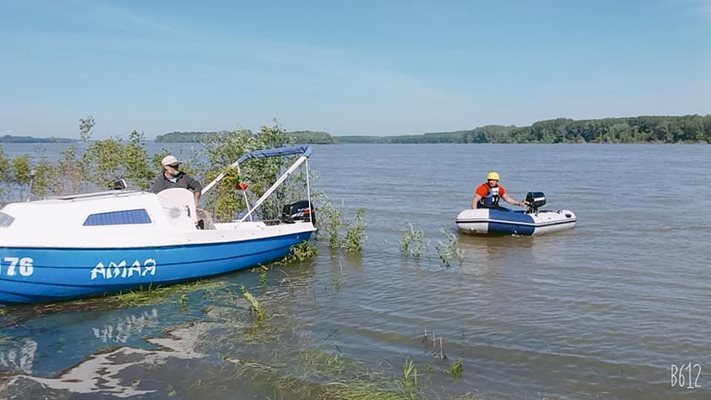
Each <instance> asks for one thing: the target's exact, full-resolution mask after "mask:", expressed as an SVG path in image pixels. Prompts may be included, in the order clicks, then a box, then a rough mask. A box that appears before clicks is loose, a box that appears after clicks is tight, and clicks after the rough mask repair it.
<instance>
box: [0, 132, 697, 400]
mask: <svg viewBox="0 0 711 400" xmlns="http://www.w3.org/2000/svg"><path fill="white" fill-rule="evenodd" d="M23 146H24V147H23ZM62 146H64V145H52V146H47V145H44V148H45V153H44V156H45V157H47V158H50V159H56V158H57V155H58V154H59V151H61V148H62ZM171 146H173V147H171ZM35 147H36V145H32V147H30V146H28V145H19V144H18V145H4V146H3V148H4V150H5V153H6V154H7V155H9V156H14V155H17V154H22V153H23V152H33V154H37V153H36V152H35ZM161 147H166V148H168V149H169V150H171V151H173V152H175V153H177V154H189V153H190V151H191V150H190V148H189V147H188V146H186V145H180V146H178V145H171V144H165V145H158V144H153V143H150V144H149V150H150V151H157V150H158V149H160V148H161ZM710 160H711V147H709V146H708V145H634V144H629V145H608V144H595V145H593V144H589V145H586V144H574V145H573V144H559V145H524V144H521V145H448V144H442V145H420V144H417V145H330V146H315V150H314V153H313V156H312V158H311V161H310V166H311V167H312V168H313V169H314V170H315V172H316V173H317V175H318V180H317V181H316V183H315V185H316V187H317V188H318V189H320V190H322V191H324V192H325V193H326V194H327V195H328V196H329V198H330V199H331V200H332V201H333V203H334V204H336V205H338V206H339V207H341V208H343V210H344V212H345V213H346V215H348V216H350V217H352V216H353V215H354V213H355V210H356V209H357V208H361V207H362V208H364V209H365V223H366V230H365V234H366V236H367V240H366V242H365V244H364V249H363V251H362V252H361V253H360V254H347V253H344V252H333V251H330V250H329V248H328V243H327V240H325V239H323V238H321V239H317V240H314V244H315V245H316V246H317V248H318V250H319V253H318V255H317V256H316V257H315V258H314V259H312V260H310V261H307V262H304V263H301V264H298V265H292V266H288V267H280V268H275V269H272V270H270V271H269V272H268V273H267V280H266V284H264V285H261V284H260V278H259V274H258V272H250V271H244V272H238V273H234V274H230V275H227V276H223V277H220V278H216V279H214V280H212V281H211V283H212V284H215V283H219V284H220V286H214V285H212V284H206V286H205V287H204V288H201V287H197V288H196V289H194V290H193V291H190V292H188V294H187V295H186V297H185V298H184V301H178V300H176V299H170V300H169V301H167V302H163V303H158V304H152V305H145V306H135V307H118V306H111V305H108V304H107V303H106V302H105V301H103V300H102V299H97V300H92V301H87V302H69V303H63V304H59V305H54V306H19V307H15V306H13V307H5V308H0V389H2V390H1V391H0V398H39V397H44V396H48V397H50V398H72V399H80V398H110V397H113V396H121V397H127V396H139V397H140V398H150V399H153V398H155V399H159V398H168V397H171V398H181V399H202V398H205V396H208V397H209V398H211V399H212V398H215V399H217V398H225V399H253V398H270V399H311V398H317V397H318V396H322V398H341V396H342V397H346V396H345V394H343V392H339V393H341V394H340V395H331V396H330V397H329V396H328V393H332V392H328V390H326V389H327V388H329V384H333V383H334V382H340V383H342V384H343V385H342V386H344V387H345V386H347V385H346V384H350V385H351V386H350V387H351V388H352V387H355V386H358V385H360V386H359V387H366V386H367V385H366V383H365V382H376V383H377V384H378V385H381V386H382V387H384V388H386V389H385V390H398V388H400V389H402V388H403V387H410V386H412V387H414V389H413V390H414V392H415V393H416V394H417V395H418V396H420V397H421V398H433V399H440V398H441V399H448V398H471V397H476V398H482V399H542V398H552V399H558V398H560V399H669V398H685V399H686V398H688V399H695V398H710V397H711V339H710V338H709V336H708V335H709V332H711V312H710V311H711V269H710V267H711V265H710V262H709V260H711V247H709V242H711V241H710V240H709V239H711V211H709V206H710V205H711V201H710V200H709V199H711V174H709V166H708V165H709V161H710ZM489 170H497V171H499V173H500V174H501V179H502V180H501V184H502V185H503V186H505V187H506V188H507V190H508V191H509V193H510V194H511V195H512V196H513V197H514V198H516V199H522V198H523V197H524V196H525V194H526V192H527V191H541V192H544V193H545V194H546V197H547V200H548V204H547V205H546V206H545V207H544V209H561V208H564V209H570V210H573V211H575V213H576V214H577V217H578V224H577V226H576V227H575V229H573V230H569V231H565V232H559V233H552V234H549V235H544V236H540V237H534V238H530V237H495V238H489V237H476V236H467V235H460V234H458V233H457V232H456V229H455V226H454V218H455V216H456V215H457V213H458V212H459V211H461V210H462V209H464V208H467V207H468V206H469V204H470V201H471V196H472V192H473V190H474V188H475V186H476V185H478V184H479V183H481V182H483V181H484V177H485V175H486V172H488V171H489ZM410 225H412V227H413V228H414V229H415V230H422V232H423V233H424V241H423V243H424V245H425V247H426V250H425V252H424V254H423V255H422V256H421V257H419V258H418V259H415V258H413V257H412V256H407V255H405V254H403V253H401V251H400V244H399V242H400V240H401V239H403V235H404V233H403V232H404V231H405V230H406V229H409V226H410ZM452 235H453V236H452ZM450 237H452V238H453V239H451V240H452V242H451V243H453V244H454V245H456V246H457V247H458V248H459V249H460V250H461V252H462V254H463V258H462V260H461V262H459V261H457V260H453V261H452V262H451V263H450V265H446V264H443V263H442V261H441V260H440V257H438V253H437V250H436V248H437V247H440V249H441V248H443V247H444V246H447V245H448V244H450V242H449V241H450V239H449V238H450ZM241 285H245V286H246V287H247V288H249V290H250V291H251V292H252V293H254V294H255V295H257V298H258V299H259V301H260V302H261V303H262V304H263V306H264V308H265V310H266V311H267V313H268V315H269V317H268V319H267V322H266V323H265V324H263V325H257V324H256V323H255V322H253V320H252V319H250V316H249V312H248V305H247V303H246V302H245V301H244V300H241V298H240V296H239V287H240V286H241ZM425 332H427V339H426V338H425ZM433 336H434V337H435V338H436V340H435V342H434V343H435V344H434V345H433V342H432V337H433ZM440 339H441V341H440ZM408 361H412V365H413V366H414V367H415V368H417V371H418V379H417V383H416V384H415V383H413V381H412V379H409V380H408V378H407V377H406V376H405V375H404V372H403V367H404V366H405V365H406V364H407V363H408ZM457 362H461V365H462V374H461V376H455V375H456V374H455V375H453V374H452V373H451V370H452V366H453V365H454V364H455V363H457ZM684 366H686V367H688V368H685V369H684ZM675 371H676V372H677V373H676V374H675V373H674V372H675ZM682 373H683V374H682ZM680 376H683V377H684V381H683V384H681V381H680V380H679V378H680ZM99 377H100V379H99ZM92 378H94V379H92ZM689 378H691V379H689ZM408 385H410V386H408ZM679 386H683V387H679ZM401 392H402V390H401ZM457 396H464V397H457ZM467 396H470V397H467ZM380 398H382V397H380Z"/></svg>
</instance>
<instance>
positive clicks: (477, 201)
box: [472, 193, 481, 208]
mask: <svg viewBox="0 0 711 400" xmlns="http://www.w3.org/2000/svg"><path fill="white" fill-rule="evenodd" d="M480 201H481V195H480V194H479V193H474V199H473V200H472V208H477V206H476V205H477V204H478V203H479V202H480Z"/></svg>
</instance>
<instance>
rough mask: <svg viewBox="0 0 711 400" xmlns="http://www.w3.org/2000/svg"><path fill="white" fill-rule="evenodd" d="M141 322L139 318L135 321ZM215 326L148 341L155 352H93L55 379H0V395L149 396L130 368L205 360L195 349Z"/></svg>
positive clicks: (198, 325) (177, 331) (129, 349)
mask: <svg viewBox="0 0 711 400" xmlns="http://www.w3.org/2000/svg"><path fill="white" fill-rule="evenodd" d="M140 320H141V317H139V318H138V319H136V321H140ZM144 321H145V320H144ZM214 326H215V324H214V323H208V322H199V323H195V324H193V325H191V326H188V327H184V328H179V329H175V330H173V331H171V332H169V333H168V334H167V335H166V336H165V337H161V338H153V339H147V340H146V341H147V342H149V343H150V344H152V345H153V346H157V347H158V349H157V350H150V349H140V348H134V347H120V348H118V349H116V350H113V351H111V352H105V353H95V354H92V355H90V356H89V357H88V358H86V359H85V360H84V361H82V362H81V363H79V364H77V365H75V366H73V367H71V368H70V369H68V370H66V371H64V372H62V373H61V374H60V375H59V376H57V377H52V378H44V377H39V376H33V375H29V373H30V371H27V370H22V371H20V372H24V373H21V374H17V375H14V376H10V377H8V378H7V379H6V380H5V382H3V380H2V379H0V392H1V393H3V394H5V395H7V396H9V397H10V398H12V397H15V396H18V397H22V398H32V397H34V396H32V394H33V393H35V394H40V393H42V394H47V393H48V391H52V390H57V391H68V392H70V393H75V394H96V395H110V396H116V397H130V396H141V395H146V394H150V393H153V392H155V390H153V389H150V388H139V386H141V385H140V383H141V381H140V380H135V379H133V378H132V377H131V375H132V374H131V373H129V372H128V371H129V370H130V369H132V368H141V367H155V366H158V365H162V364H165V363H167V362H168V361H170V360H171V359H176V360H190V359H197V358H202V357H205V355H204V354H202V353H200V352H198V351H196V347H197V345H198V343H199V338H200V336H201V335H203V334H204V333H206V332H207V331H209V330H210V329H212V328H213V327H214ZM114 329H115V327H114ZM108 337H114V338H116V337H117V336H107V338H108ZM119 337H120V336H119ZM107 340H108V339H107ZM35 348H36V344H35Z"/></svg>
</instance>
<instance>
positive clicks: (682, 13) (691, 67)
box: [0, 0, 711, 139]
mask: <svg viewBox="0 0 711 400" xmlns="http://www.w3.org/2000/svg"><path fill="white" fill-rule="evenodd" d="M709 113H711V0H644V1H633V0H626V1H620V0H577V1H572V0H537V1H530V0H510V1H508V0H488V1H483V0H461V1H460V0H440V1H417V0H410V1H404V0H403V1H400V0H388V1H386V0H380V1H376V0H350V1H346V0H313V1H307V0H303V1H290V0H283V1H270V0H264V1H238V0H235V1H228V0H225V1H216V0H205V1H194V0H188V1H178V0H170V1H168V0H164V1H157V0H120V1H108V0H62V1H59V0H1V1H0V135H5V134H9V135H18V136H37V137H49V136H54V137H67V138H79V119H80V118H85V117H86V116H89V115H91V116H93V117H94V120H95V122H96V125H95V127H94V131H93V138H96V139H99V138H107V137H127V134H128V133H129V132H130V131H132V130H137V131H139V132H142V133H143V134H144V135H145V137H146V138H148V139H152V138H153V137H155V135H158V134H164V133H168V132H174V131H218V130H232V129H239V128H243V129H251V130H253V131H256V130H258V129H259V127H260V126H263V125H271V124H272V123H273V121H274V120H276V121H278V122H279V124H280V125H281V126H282V127H283V128H284V129H286V130H287V131H296V130H312V131H325V132H329V133H331V134H333V135H338V136H342V135H399V134H422V133H425V132H446V131H455V130H464V129H472V128H474V127H478V126H484V125H491V124H497V125H517V126H525V125H530V124H531V123H533V122H535V121H539V120H545V119H552V118H561V117H562V118H573V119H593V118H605V117H624V116H637V115H686V114H702V115H706V114H709Z"/></svg>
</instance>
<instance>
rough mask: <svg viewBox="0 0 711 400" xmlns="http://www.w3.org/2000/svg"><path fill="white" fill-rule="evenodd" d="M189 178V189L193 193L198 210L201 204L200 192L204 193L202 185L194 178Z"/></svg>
mask: <svg viewBox="0 0 711 400" xmlns="http://www.w3.org/2000/svg"><path fill="white" fill-rule="evenodd" d="M187 178H188V179H189V181H188V189H190V190H192V192H193V197H194V198H195V208H197V207H198V204H199V203H200V192H202V185H201V184H200V182H198V181H197V180H195V179H194V178H193V177H192V176H189V175H188V176H187Z"/></svg>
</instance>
